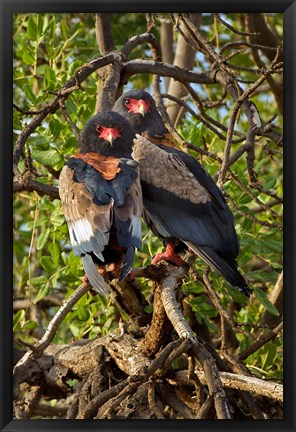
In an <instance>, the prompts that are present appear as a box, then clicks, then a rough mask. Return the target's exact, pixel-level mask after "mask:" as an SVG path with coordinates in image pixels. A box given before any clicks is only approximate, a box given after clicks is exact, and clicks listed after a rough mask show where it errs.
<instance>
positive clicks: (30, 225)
mask: <svg viewBox="0 0 296 432" xmlns="http://www.w3.org/2000/svg"><path fill="white" fill-rule="evenodd" d="M47 221H48V217H46V216H41V217H40V218H39V219H37V221H36V222H35V221H32V220H31V221H29V222H27V225H26V226H27V229H28V230H32V229H33V227H35V228H38V227H40V226H43V225H44V224H45V223H46V222H47Z"/></svg>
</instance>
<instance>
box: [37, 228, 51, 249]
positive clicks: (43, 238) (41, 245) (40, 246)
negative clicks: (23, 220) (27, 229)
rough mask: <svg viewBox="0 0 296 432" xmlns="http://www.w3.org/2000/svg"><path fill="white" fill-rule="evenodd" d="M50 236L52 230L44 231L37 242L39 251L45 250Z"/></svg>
mask: <svg viewBox="0 0 296 432" xmlns="http://www.w3.org/2000/svg"><path fill="white" fill-rule="evenodd" d="M49 235H50V229H49V228H47V230H45V231H42V232H41V233H40V235H39V237H38V240H37V250H40V249H43V248H44V246H45V245H46V243H47V240H48V237H49Z"/></svg>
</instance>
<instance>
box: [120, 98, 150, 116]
mask: <svg viewBox="0 0 296 432" xmlns="http://www.w3.org/2000/svg"><path fill="white" fill-rule="evenodd" d="M150 105H151V99H147V100H144V99H131V98H127V99H126V100H125V106H126V107H127V108H128V112H129V113H134V114H141V115H142V116H143V117H144V116H145V114H147V113H149V112H150Z"/></svg>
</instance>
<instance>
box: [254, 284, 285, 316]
mask: <svg viewBox="0 0 296 432" xmlns="http://www.w3.org/2000/svg"><path fill="white" fill-rule="evenodd" d="M254 293H255V295H256V297H257V299H258V300H259V301H260V303H261V304H262V305H263V306H264V307H265V308H266V309H267V310H268V312H270V313H271V314H272V315H275V316H279V311H278V310H277V308H276V307H275V306H274V305H273V304H272V303H271V302H270V301H269V300H268V298H267V294H266V293H265V291H263V290H262V289H260V288H255V289H254Z"/></svg>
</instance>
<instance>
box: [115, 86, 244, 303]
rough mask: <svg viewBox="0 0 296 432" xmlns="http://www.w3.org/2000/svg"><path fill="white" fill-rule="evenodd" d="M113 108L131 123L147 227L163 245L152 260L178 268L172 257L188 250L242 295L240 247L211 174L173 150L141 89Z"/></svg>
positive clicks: (149, 96)
mask: <svg viewBox="0 0 296 432" xmlns="http://www.w3.org/2000/svg"><path fill="white" fill-rule="evenodd" d="M113 109H114V110H115V111H117V112H118V113H120V114H121V115H123V116H124V117H125V118H126V119H128V120H129V122H130V123H131V125H132V126H133V128H134V130H135V132H136V133H137V134H140V135H137V139H136V140H135V145H134V154H135V159H136V160H137V161H138V163H139V168H140V178H141V186H142V193H143V204H144V218H145V220H146V223H147V225H148V226H149V227H150V228H151V229H152V231H153V232H154V233H155V234H157V235H158V236H159V237H160V238H161V239H162V240H163V242H164V244H165V245H166V251H165V252H164V253H162V254H157V255H156V257H155V258H154V260H153V262H154V263H156V262H158V261H159V260H160V259H166V260H167V261H170V262H172V263H175V264H177V265H179V264H180V257H179V256H178V255H177V254H176V253H177V252H179V251H181V250H182V248H184V247H185V245H186V246H188V247H189V248H190V249H191V250H193V251H194V252H195V253H196V255H198V256H199V257H200V258H202V259H203V260H204V261H205V262H206V263H207V264H208V265H209V266H210V267H212V268H214V269H215V270H216V271H217V272H218V273H219V274H220V275H221V276H222V277H223V278H224V279H226V280H227V281H228V282H229V283H230V284H231V285H233V286H234V287H236V288H237V289H238V290H239V291H240V292H241V293H243V294H244V295H246V296H249V295H250V292H249V288H248V285H247V283H246V281H245V279H244V277H243V276H242V275H241V273H240V272H239V271H238V269H237V262H236V257H237V256H238V253H239V243H238V239H237V235H236V232H235V229H234V225H233V220H234V219H233V215H232V213H231V211H230V209H229V207H228V205H227V203H226V201H225V198H224V196H223V194H222V192H221V190H220V189H219V188H218V186H217V185H216V184H215V183H214V181H213V180H212V178H211V177H210V175H209V174H208V173H207V172H206V171H205V170H204V169H203V167H202V166H201V165H200V164H199V163H198V162H197V161H196V160H195V159H194V158H193V157H191V156H189V155H188V154H186V153H184V152H183V151H181V150H179V149H178V148H176V147H175V146H174V141H173V138H172V136H171V135H170V133H169V131H168V130H167V128H166V127H165V125H164V123H163V121H162V118H161V116H160V114H159V112H158V110H157V108H156V104H155V101H154V99H153V97H152V96H151V95H150V94H149V93H147V92H145V91H143V90H131V91H129V92H127V93H125V94H123V95H122V96H121V97H120V98H119V99H118V100H117V101H116V103H115V105H114V107H113Z"/></svg>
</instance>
